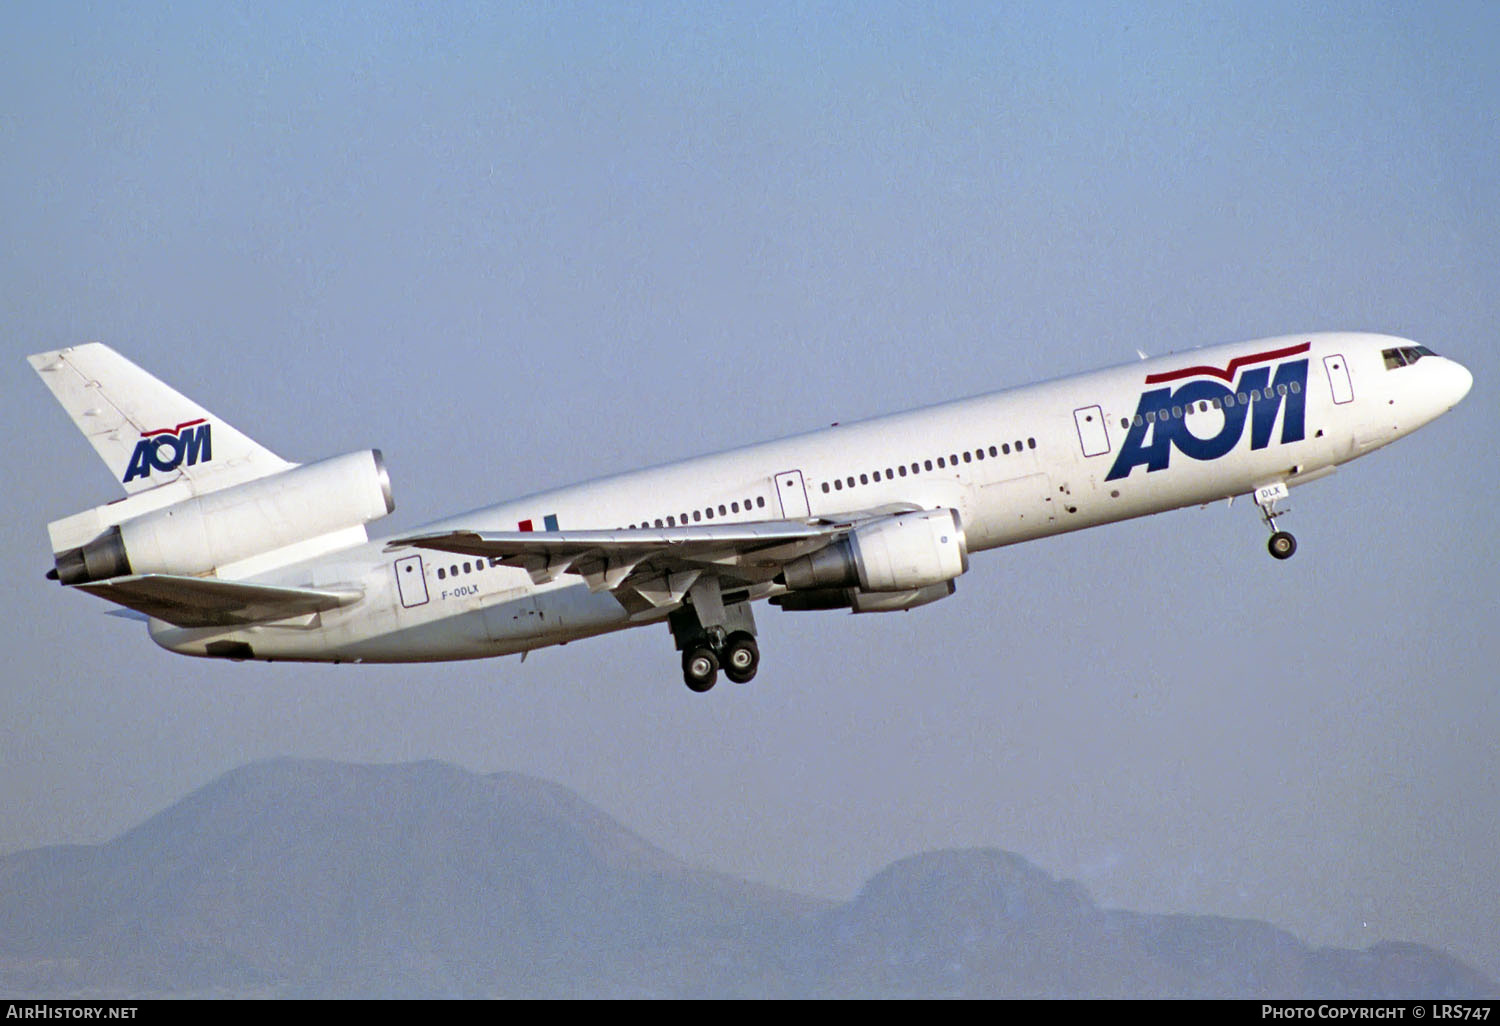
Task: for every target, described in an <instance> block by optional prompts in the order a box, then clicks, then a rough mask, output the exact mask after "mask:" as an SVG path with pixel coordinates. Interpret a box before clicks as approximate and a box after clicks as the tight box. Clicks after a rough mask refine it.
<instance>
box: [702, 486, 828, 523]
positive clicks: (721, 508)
mask: <svg viewBox="0 0 1500 1026" xmlns="http://www.w3.org/2000/svg"><path fill="white" fill-rule="evenodd" d="M823 490H824V491H825V492H826V491H828V489H827V487H826V486H825V487H824V489H823ZM719 516H721V517H722V516H724V504H723V503H722V502H721V503H719Z"/></svg>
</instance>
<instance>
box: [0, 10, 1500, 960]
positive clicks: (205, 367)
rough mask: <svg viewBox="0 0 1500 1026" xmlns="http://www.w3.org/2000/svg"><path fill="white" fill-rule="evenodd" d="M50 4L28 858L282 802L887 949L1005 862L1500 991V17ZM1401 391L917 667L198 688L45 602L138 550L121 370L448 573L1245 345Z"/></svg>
mask: <svg viewBox="0 0 1500 1026" xmlns="http://www.w3.org/2000/svg"><path fill="white" fill-rule="evenodd" d="M131 6H132V7H133V9H132V10H130V11H125V10H123V9H122V8H123V5H118V4H98V5H90V4H69V3H54V4H30V5H25V4H12V5H8V6H7V7H5V9H4V11H3V13H0V239H3V242H0V297H3V303H0V346H3V347H4V351H3V354H0V356H3V359H0V388H3V395H4V399H5V401H4V403H3V406H0V418H3V420H0V429H3V432H4V437H5V438H6V439H7V440H8V444H6V446H5V449H4V456H3V462H0V482H3V485H0V497H3V506H0V514H3V526H0V531H3V539H4V541H3V545H0V559H3V572H4V574H5V576H6V578H7V579H8V580H9V582H10V586H9V587H8V588H7V589H5V592H4V594H3V595H0V648H3V651H4V653H5V658H6V663H7V667H6V669H5V671H4V672H3V674H0V679H3V681H4V685H3V688H0V780H3V787H0V850H16V849H21V848H27V847H32V846H36V845H40V844H46V843H56V842H91V841H98V840H102V839H105V838H108V837H110V836H113V835H114V834H116V833H117V832H119V831H120V830H122V829H124V828H126V827H129V826H131V825H132V824H134V823H136V822H138V821H139V820H140V819H142V818H144V817H145V816H146V815H148V814H149V813H151V812H153V811H155V810H156V809H158V808H160V807H161V806H163V805H165V804H167V803H168V802H170V801H172V800H174V799H175V798H177V797H179V796H180V795H181V794H183V793H184V792H185V791H187V790H189V789H191V788H193V787H196V786H198V785H201V784H203V783H204V782H206V781H207V780H209V779H211V778H212V777H214V776H216V775H217V774H219V773H221V772H222V771H224V770H226V769H228V768H230V767H232V766H235V765H238V764H240V763H243V762H245V761H248V760H251V759H255V758H260V757H264V756H269V755H276V754H293V755H308V756H327V757H332V758H338V759H350V760H361V761H387V760H406V759H422V758H439V759H446V760H451V761H453V762H456V763H459V764H461V765H463V766H466V767H470V768H473V769H477V770H498V769H515V770H521V771H525V772H529V773H535V774H538V775H540V776H544V777H547V778H550V779H553V780H557V781H560V782H562V783H565V784H568V785H570V786H572V787H574V788H576V789H577V790H579V791H580V792H581V793H582V794H583V795H585V796H586V797H588V798H589V799H591V800H593V801H595V802H597V803H598V804H600V805H601V806H603V807H604V808H605V809H607V810H608V811H610V812H611V813H613V814H615V815H616V816H618V817H619V818H620V819H621V820H623V821H624V822H625V823H626V824H627V825H629V826H630V827H632V828H634V829H636V830H638V831H640V832H641V833H642V834H644V835H645V836H646V837H648V838H649V839H651V840H652V841H655V842H657V843H658V844H660V845H662V846H663V847H665V848H667V849H669V850H671V851H673V852H676V853H680V854H682V855H684V856H685V857H687V858H689V859H691V860H693V861H696V862H698V863H701V864H703V865H706V866H710V867H713V868H717V869H722V870H725V871H728V872H732V873H736V874H741V875H745V876H749V877H752V878H755V879H758V880H763V881H767V882H770V883H773V884H779V885H782V886H786V887H790V888H795V889H799V890H804V891H809V892H814V893H818V894H823V895H827V896H830V897H837V898H844V897H847V896H849V895H850V894H851V893H852V892H853V890H854V889H855V888H856V887H857V886H858V885H859V884H860V883H861V882H862V881H863V880H864V879H865V878H866V877H867V876H869V875H870V874H871V873H873V872H874V871H875V870H877V869H878V868H880V867H881V866H882V865H884V864H885V863H887V862H889V861H890V860H892V859H895V858H897V857H899V856H902V855H906V854H909V853H912V852H915V851H920V850H924V849H930V848H938V847H944V846H951V845H994V846H998V847H1002V848H1007V849H1011V850H1014V851H1017V852H1020V853H1021V854H1023V855H1025V856H1026V857H1027V858H1030V859H1032V860H1033V861H1035V862H1037V863H1038V864H1040V865H1042V866H1044V867H1045V868H1047V869H1048V870H1049V871H1051V872H1053V873H1055V874H1058V875H1063V876H1070V877H1075V878H1077V879H1078V880H1080V881H1081V882H1082V883H1083V884H1085V885H1086V886H1087V887H1088V888H1089V889H1090V891H1092V892H1093V893H1094V894H1095V895H1096V896H1098V897H1099V898H1100V899H1101V900H1102V901H1104V902H1106V903H1111V904H1117V905H1123V906H1129V907H1135V908H1141V909H1148V910H1169V911H1202V912H1214V913H1224V914H1230V915H1241V916H1251V917H1256V918H1264V919H1268V920H1270V921H1272V922H1274V923H1276V924H1278V925H1281V926H1284V927H1287V928H1290V929H1292V930H1294V931H1295V932H1297V933H1298V934H1299V935H1300V936H1302V937H1304V938H1305V939H1307V940H1309V941H1312V942H1322V943H1338V944H1352V945H1358V946H1364V945H1366V944H1368V943H1372V942H1374V941H1376V940H1379V939H1382V938H1406V939H1415V940H1421V941H1426V942H1429V943H1433V944H1437V945H1439V946H1443V947H1446V948H1448V949H1449V950H1451V951H1453V952H1454V953H1455V954H1457V955H1459V956H1461V957H1463V958H1465V959H1466V960H1468V961H1469V962H1471V963H1472V964H1474V965H1475V966H1477V967H1479V968H1481V969H1484V970H1485V971H1487V972H1488V973H1489V974H1490V975H1491V976H1500V942H1497V939H1496V938H1497V936H1500V887H1497V886H1496V881H1497V879H1500V844H1497V841H1496V836H1497V835H1496V826H1495V824H1496V822H1497V821H1500V750H1497V742H1496V739H1497V738H1500V700H1497V697H1496V691H1497V687H1496V676H1497V674H1496V671H1495V665H1496V662H1497V655H1500V641H1497V637H1496V633H1497V632H1496V606H1497V602H1496V600H1497V595H1500V587H1497V585H1496V582H1495V571H1494V562H1495V556H1496V549H1497V538H1500V530H1497V528H1496V526H1495V516H1496V508H1497V507H1496V499H1497V495H1496V487H1495V480H1496V470H1495V458H1494V455H1493V450H1494V446H1495V440H1496V438H1497V437H1500V414H1497V406H1496V402H1495V398H1494V397H1495V395H1496V392H1495V388H1496V383H1497V382H1500V355H1497V350H1496V345H1495V328H1496V324H1497V316H1496V315H1497V312H1500V300H1497V286H1500V242H1497V240H1500V144H1497V139H1500V131H1497V100H1500V6H1496V5H1494V4H1461V3H1443V4H1408V5H1393V4H1379V3H1372V4H1358V5H1350V4H1331V5H1330V4H1270V3H1253V4H1246V5H1243V6H1227V7H1214V6H1213V5H1210V7H1209V8H1208V9H1205V7H1204V6H1203V5H1198V4H1188V5H1183V6H1181V7H1175V6H1168V5H1164V4H1148V5H1144V6H1140V7H1135V6H1130V5H1115V4H1086V5H1071V6H1059V5H1057V4H1054V3H1043V4H1036V5H1015V4H1005V5H990V4H984V5H980V6H978V7H967V6H953V5H933V4H925V3H923V4H915V3H914V4H905V5H875V4H864V3H857V4H848V5H817V6H808V7H804V6H802V5H792V6H783V5H776V4H767V3H756V4H746V5H729V6H724V7H711V6H709V5H703V4H682V5H665V4H663V5H656V4H652V5H645V6H638V7H636V6H630V5H626V4H621V3H609V4H606V5H602V6H597V7H595V6H579V5H532V6H527V7H525V8H524V9H517V8H516V6H513V5H497V6H494V7H490V6H480V7H477V8H476V7H466V6H464V5H461V4H438V5H416V6H392V5H387V4H376V3H361V4H352V5H349V6H348V7H347V8H345V7H323V8H319V9H316V10H309V9H307V8H308V5H304V4H297V5H291V6H290V7H288V8H285V9H274V8H273V9H269V10H268V9H267V5H263V4H243V5H224V4H204V5H196V4H194V5H181V4H173V5H161V6H154V5H131ZM1331 328H1354V329H1373V330H1384V331H1392V332H1396V333H1399V334H1403V335H1407V336H1410V337H1413V338H1416V339H1418V340H1420V341H1421V342H1423V343H1425V344H1427V345H1430V346H1432V347H1433V348H1435V349H1437V350H1438V351H1439V352H1443V353H1446V354H1451V355H1453V356H1455V357H1457V358H1459V359H1460V360H1462V361H1463V362H1464V363H1466V364H1467V365H1468V366H1469V367H1470V369H1471V370H1473V372H1474V375H1475V379H1476V384H1475V387H1474V391H1473V393H1472V394H1471V395H1470V397H1469V399H1468V400H1467V401H1466V402H1465V403H1464V404H1463V405H1462V406H1460V407H1459V409H1458V410H1457V411H1455V412H1454V413H1452V414H1450V415H1449V416H1448V417H1446V418H1444V419H1443V420H1440V421H1439V422H1437V423H1436V424H1434V425H1432V426H1431V427H1429V428H1427V429H1426V430H1424V431H1422V432H1420V433H1419V434H1417V435H1415V436H1414V437H1412V438H1410V439H1407V440H1405V441H1403V442H1401V443H1398V444H1397V445H1396V446H1394V447H1393V448H1391V449H1389V450H1386V451H1384V452H1382V453H1380V454H1377V455H1375V456H1373V457H1371V458H1370V459H1368V460H1366V461H1362V462H1360V463H1357V464H1355V465H1353V466H1350V467H1347V468H1345V469H1344V470H1342V471H1340V472H1339V473H1338V474H1336V475H1335V476H1334V477H1333V478H1331V479H1329V480H1327V481H1324V482H1320V483H1318V484H1314V485H1311V486H1309V487H1308V488H1307V489H1305V490H1304V491H1299V492H1296V493H1294V495H1293V498H1292V501H1291V503H1290V505H1291V507H1292V508H1293V509H1294V511H1295V512H1294V513H1293V514H1292V516H1290V517H1289V518H1288V519H1287V520H1286V522H1285V526H1286V527H1288V528H1290V529H1292V530H1293V531H1295V532H1296V534H1297V536H1298V538H1299V540H1300V542H1301V546H1302V547H1301V550H1300V551H1299V553H1298V555H1297V557H1296V558H1295V559H1293V560H1292V561H1290V562H1289V563H1287V564H1277V563H1274V562H1273V561H1272V560H1271V559H1270V558H1269V557H1268V556H1267V555H1266V552H1265V532H1264V529H1263V528H1262V526H1261V525H1260V523H1259V522H1258V520H1257V518H1256V515H1255V512H1254V509H1253V507H1252V506H1250V505H1249V504H1248V503H1237V504H1236V505H1235V507H1234V508H1233V509H1229V510H1226V509H1225V508H1224V507H1223V506H1222V505H1220V506H1215V507H1212V508H1210V509H1208V510H1202V511H1199V510H1191V511H1184V512H1179V513H1174V514H1167V515H1164V516H1161V517H1157V518H1154V519H1152V520H1148V521H1141V522H1137V523H1131V524H1123V525H1117V526H1114V527H1106V528H1101V529H1098V530H1096V531H1091V532H1085V533H1083V534H1081V535H1076V536H1072V537H1067V538H1062V539H1053V540H1049V541H1042V542H1037V543H1034V544H1031V545H1026V546H1021V547H1018V548H1013V549H1009V550H1002V551H999V552H994V553H989V554H987V555H983V556H980V557H978V558H977V559H975V561H974V564H973V569H972V570H971V572H970V573H969V575H968V576H966V577H964V578H963V579H962V580H961V581H960V583H959V590H958V594H957V596H956V597H955V598H953V599H950V600H948V601H946V602H943V603H939V604H937V605H934V606H930V607H927V608H924V609H921V610H917V611H915V612H912V613H908V614H895V615H891V616H863V617H850V616H847V615H843V614H837V613H812V614H787V613H781V612H778V611H777V610H774V609H769V608H768V609H765V610H764V611H762V612H760V614H759V616H760V626H761V641H762V649H763V651H764V653H765V661H764V664H763V668H762V670H761V674H760V676H759V678H758V679H757V680H756V681H755V682H754V684H752V685H749V686H744V687H736V686H734V685H730V684H721V686H720V687H719V688H718V689H716V690H715V691H714V692H712V693H711V694H709V695H707V696H696V695H692V694H690V693H688V692H687V690H686V689H685V688H684V687H683V686H682V683H681V680H680V674H679V670H678V665H677V659H676V656H675V653H674V652H673V651H672V645H671V641H670V638H669V636H668V634H667V631H666V629H665V628H661V629H659V630H657V629H654V630H643V631H634V632H630V633H628V634H625V635H620V636H616V637H613V638H606V639H600V640H596V641H592V642H588V643H581V644H577V645H571V646H568V647H567V648H565V649H553V650H547V651H542V652H538V653H535V654H534V655H533V656H532V657H530V658H529V659H528V660H527V661H526V663H525V664H524V665H522V664H521V663H520V662H519V661H517V660H516V659H514V658H511V659H506V660H497V661H489V662H482V663H464V664H453V665H434V666H418V667H409V668H388V667H385V668H382V667H297V666H288V665H274V666H266V665H264V664H261V665H236V664H227V663H215V662H203V661H192V660H187V659H183V658H180V657H177V656H171V655H168V654H167V653H165V652H163V651H161V650H159V649H157V648H156V647H155V646H154V645H152V644H151V643H150V641H149V640H148V639H147V637H146V636H145V632H144V630H143V629H142V627H141V625H139V624H138V623H134V622H131V621H127V620H123V619H118V618H112V617H109V616H106V615H105V613H106V611H107V609H108V608H109V607H108V606H106V605H105V604H104V603H102V602H99V601H97V600H95V599H93V598H90V597H88V596H84V595H72V594H65V593H63V592H62V591H61V589H59V588H58V587H57V586H56V585H54V584H51V583H49V582H47V581H45V580H43V578H42V574H43V572H44V571H46V570H47V569H48V567H49V566H50V555H49V550H48V546H47V538H46V533H45V524H46V522H47V521H48V520H50V519H54V518H57V517H60V516H63V515H66V514H69V513H72V512H75V511H77V510H80V509H83V508H85V507H88V506H93V505H97V504H99V503H102V502H105V501H108V500H110V499H113V498H115V497H117V495H118V494H119V492H118V490H117V486H116V485H114V484H112V483H111V481H110V479H109V477H108V476H107V474H106V473H105V471H104V469H103V465H102V464H100V463H99V462H98V461H97V460H96V459H95V457H94V455H93V453H92V450H90V449H89V447H88V445H87V444H86V443H85V442H84V440H83V439H82V437H81V436H80V435H78V434H77V433H76V432H75V431H74V430H73V428H72V426H71V425H70V424H69V422H68V421H67V419H66V417H65V416H64V414H63V413H62V411H61V410H60V409H59V408H57V407H56V406H55V404H54V403H53V401H52V399H51V397H50V396H49V395H48V394H47V392H46V391H45V389H44V388H43V387H42V386H41V384H40V383H39V382H37V381H36V380H35V378H34V375H33V374H32V372H31V370H30V368H29V367H28V366H27V365H26V363H25V362H24V360H23V357H24V356H25V355H26V354H27V353H31V352H35V351H38V350H42V349H48V348H52V347H56V346H62V345H68V344H71V343H75V342H81V341H88V340H96V339H97V340H101V341H106V342H108V343H110V344H111V345H113V346H115V347H116V348H117V349H119V350H120V351H122V352H124V353H126V354H127V355H129V356H130V357H131V358H132V359H135V360H136V361H137V362H139V363H141V364H142V365H143V366H145V367H146V368H148V369H150V370H152V371H153V372H155V373H157V374H159V375H161V376H163V377H165V378H166V379H167V380H169V381H170V382H172V383H173V384H174V385H176V386H177V387H178V388H180V389H182V390H183V391H185V392H187V393H188V394H190V395H192V396H194V397H195V398H197V399H199V400H200V401H201V402H203V403H204V404H205V405H207V406H208V407H209V408H210V409H211V410H213V411H214V412H215V413H217V414H219V415H221V416H223V417H224V418H225V419H227V420H228V421H230V422H231V423H233V424H234V425H236V426H237V427H239V428H240V429H242V430H244V431H246V432H247V433H249V434H250V435H252V436H253V437H255V438H256V439H257V440H259V441H261V442H263V443H265V444H266V445H268V446H270V447H271V448H272V449H274V450H276V451H277V452H279V453H281V454H282V455H284V456H286V457H287V458H290V459H296V460H308V459H315V458H318V457H321V456H325V455H331V454H334V453H339V452H344V451H348V450H352V449H357V448H365V447H370V446H378V447H380V448H382V449H383V450H384V451H385V454H386V457H387V461H388V463H389V465H390V468H391V472H392V476H393V478H394V482H395V492H396V500H397V512H396V513H395V514H394V515H393V516H392V517H391V518H389V520H388V522H386V523H384V524H378V525H376V527H377V528H379V529H380V530H381V532H382V533H384V532H385V531H394V530H402V529H408V528H410V527H412V526H414V525H417V524H420V523H423V522H425V521H426V520H429V519H432V518H434V517H437V516H440V515H443V514H447V513H450V512H452V511H454V510H458V509H465V508H472V507H476V506H481V505H485V504H488V503H489V502H492V501H496V500H499V499H501V498H505V497H509V496H515V495H518V494H521V493H524V492H529V491H533V490H535V489H538V488H541V487H546V486H549V485H558V484H565V483H569V482H573V481H576V480H581V479H586V478H589V477H591V476H595V475H598V474H603V473H606V472H611V471H616V470H621V469H628V468H629V467H632V466H637V465H644V464H648V463H655V462H660V461H663V460H669V459H673V458H676V457H680V456H685V455H689V454H693V453H698V452H703V451H706V450H713V449H717V448H721V447H726V446H729V445H733V444H738V443H743V442H749V441H755V440H760V439H764V438H770V437H774V436H777V435H780V434H786V433H791V432H794V431H799V430H803V429H807V428H810V427H815V426H817V425H820V424H824V423H827V422H829V421H832V420H851V419H854V418H856V417H860V416H865V415H871V414H875V413H880V412H885V411H889V410H894V409H900V408H905V407H910V406H915V405H920V404H923V403H926V402H929V401H936V400H940V399H944V398H948V397H952V396H954V395H959V394H970V393H974V392H978V391H985V390H989V389H992V388H1000V387H1005V386H1010V385H1017V384H1023V383H1025V382H1028V381H1031V380H1035V379H1039V378H1044V377H1051V376H1055V375H1059V374H1063V373H1069V372H1073V371H1080V370H1086V369H1090V368H1093V367H1096V366H1100V365H1104V364H1109V363H1116V362H1122V361H1126V360H1130V359H1133V358H1134V351H1135V349H1136V348H1137V347H1139V348H1142V349H1145V350H1147V351H1149V352H1154V353H1160V352H1165V351H1168V350H1173V349H1181V348H1187V347H1190V346H1194V345H1200V344H1206V343H1209V342H1220V341H1229V340H1233V339H1239V338H1253V337H1257V336H1262V335H1270V334H1279V333H1283V332H1295V331H1305V330H1312V329H1331Z"/></svg>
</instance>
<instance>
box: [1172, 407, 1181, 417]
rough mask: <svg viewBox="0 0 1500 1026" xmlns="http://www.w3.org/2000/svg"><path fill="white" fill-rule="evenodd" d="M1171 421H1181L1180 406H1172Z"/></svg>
mask: <svg viewBox="0 0 1500 1026" xmlns="http://www.w3.org/2000/svg"><path fill="white" fill-rule="evenodd" d="M1172 419H1173V420H1181V419H1182V407H1181V406H1174V407H1172Z"/></svg>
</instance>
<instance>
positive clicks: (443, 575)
mask: <svg viewBox="0 0 1500 1026" xmlns="http://www.w3.org/2000/svg"><path fill="white" fill-rule="evenodd" d="M447 577H448V575H447V574H446V573H444V572H443V568H442V567H438V580H440V581H442V580H446V579H447Z"/></svg>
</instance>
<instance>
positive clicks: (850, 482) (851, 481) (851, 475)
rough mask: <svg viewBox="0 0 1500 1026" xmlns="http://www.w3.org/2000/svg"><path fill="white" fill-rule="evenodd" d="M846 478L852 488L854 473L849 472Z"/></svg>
mask: <svg viewBox="0 0 1500 1026" xmlns="http://www.w3.org/2000/svg"><path fill="white" fill-rule="evenodd" d="M847 480H848V482H849V487H850V488H853V487H854V475H853V474H850V475H849V477H848V478H847Z"/></svg>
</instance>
